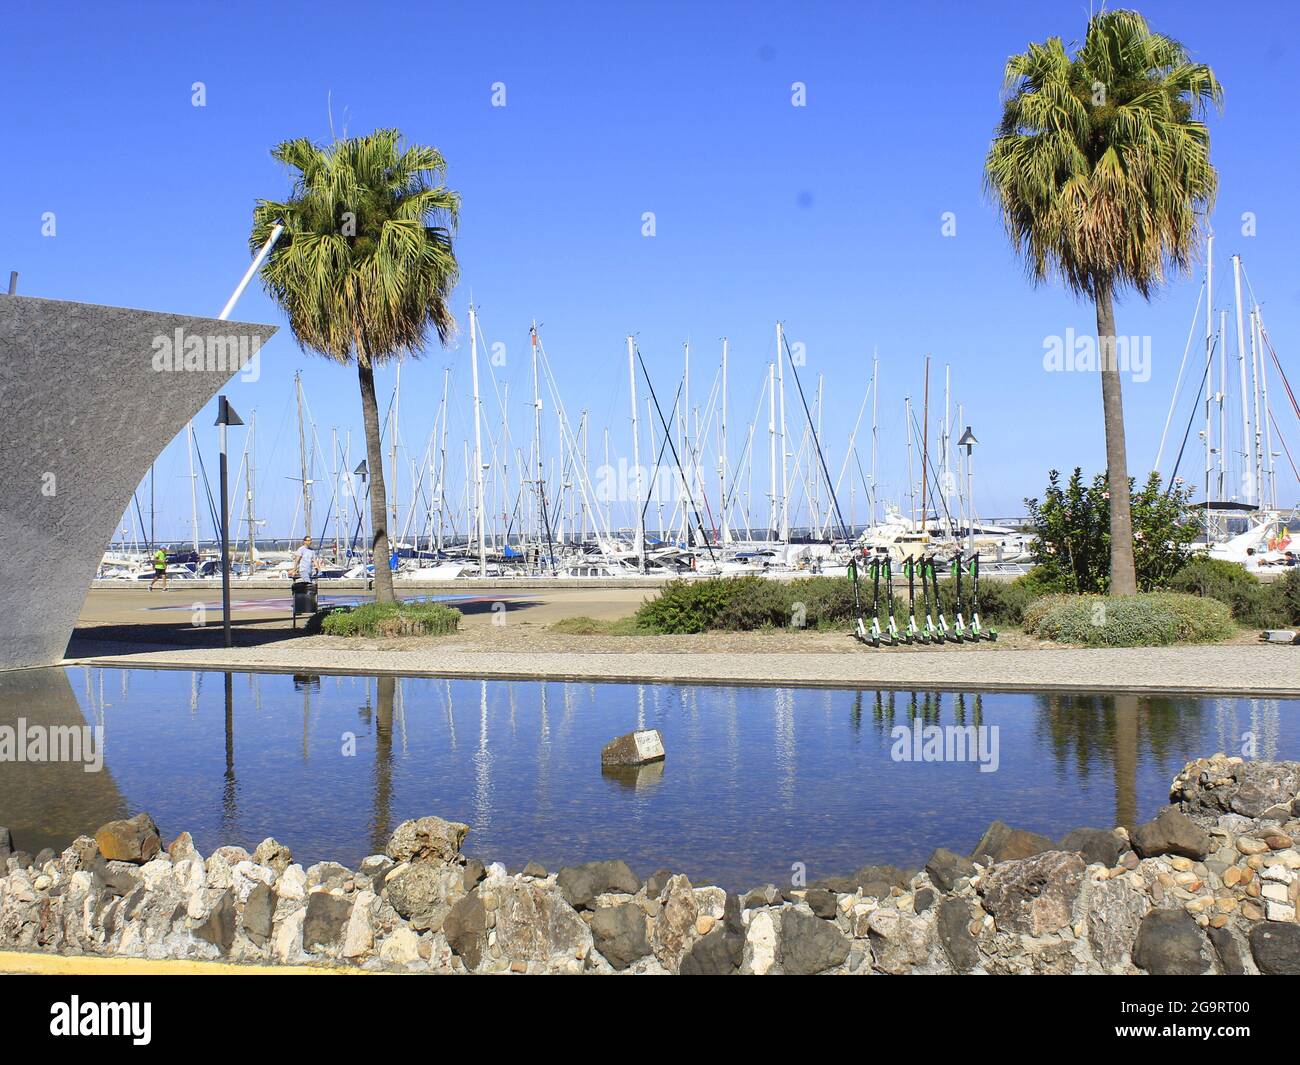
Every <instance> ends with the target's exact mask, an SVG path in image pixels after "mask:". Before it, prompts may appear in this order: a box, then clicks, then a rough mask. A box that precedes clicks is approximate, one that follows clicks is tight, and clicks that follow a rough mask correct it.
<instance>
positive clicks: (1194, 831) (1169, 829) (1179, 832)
mask: <svg viewBox="0 0 1300 1065" xmlns="http://www.w3.org/2000/svg"><path fill="white" fill-rule="evenodd" d="M1129 841H1130V842H1131V843H1132V845H1133V849H1134V850H1135V851H1137V852H1138V854H1140V855H1141V856H1142V857H1143V858H1154V857H1156V856H1157V855H1161V854H1181V855H1182V856H1183V857H1185V858H1196V859H1198V860H1199V859H1201V858H1204V857H1205V856H1206V855H1207V854H1209V853H1210V849H1211V845H1212V844H1211V841H1210V834H1209V833H1208V832H1206V831H1205V829H1203V828H1201V826H1200V825H1198V824H1197V823H1196V822H1195V821H1193V820H1192V819H1191V818H1190V817H1188V816H1187V815H1186V814H1184V813H1180V812H1179V811H1178V810H1175V809H1174V808H1173V807H1170V806H1167V807H1165V809H1163V810H1161V811H1160V814H1159V816H1158V817H1156V819H1155V820H1154V821H1148V822H1147V823H1146V824H1144V825H1138V826H1137V827H1136V828H1134V829H1133V830H1132V831H1131V832H1129Z"/></svg>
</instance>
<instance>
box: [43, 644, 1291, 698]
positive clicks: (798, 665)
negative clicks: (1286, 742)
mask: <svg viewBox="0 0 1300 1065" xmlns="http://www.w3.org/2000/svg"><path fill="white" fill-rule="evenodd" d="M89 635H90V634H89V633H84V634H83V636H82V638H81V639H80V640H79V641H78V643H77V653H78V655H79V656H80V657H78V658H72V659H68V660H67V663H68V664H74V663H87V664H93V665H97V666H116V667H131V666H154V667H165V668H174V669H208V670H240V671H245V670H254V671H257V670H270V671H278V672H289V671H292V672H310V673H371V674H374V673H396V674H402V675H407V676H418V675H426V676H452V677H489V678H501V679H532V678H546V679H553V680H609V681H658V682H682V683H714V684H719V683H726V684H789V685H820V686H835V687H869V688H904V689H907V688H918V689H920V688H925V689H931V690H934V689H943V690H953V691H958V690H960V691H975V690H984V691H1023V690H1034V691H1044V690H1049V691H1050V690H1055V691H1087V692H1107V691H1122V692H1144V691H1147V692H1155V691H1161V692H1179V693H1187V694H1199V695H1256V696H1269V697H1273V698H1300V647H1286V646H1283V647H1278V646H1270V645H1265V644H1228V645H1221V646H1215V647H1154V648H1151V647H1148V648H1123V649H1107V650H1093V649H1079V648H1059V649H1058V648H1034V649H1028V648H1015V647H1005V648H1003V647H999V646H998V645H997V644H983V645H979V646H970V647H961V648H951V649H945V650H932V651H931V650H917V649H911V648H909V649H906V650H905V651H901V652H900V651H891V650H871V649H869V648H865V647H864V648H862V649H861V652H860V653H849V654H844V653H823V652H805V653H758V652H756V651H743V650H735V651H730V652H727V653H721V654H710V653H694V654H691V653H681V652H678V653H661V652H653V651H644V650H640V649H638V650H635V651H630V652H617V651H605V652H584V651H581V650H576V649H575V650H571V651H569V650H566V651H558V650H546V651H525V650H518V649H511V650H510V651H509V652H508V653H502V652H501V651H500V650H497V651H495V652H494V651H493V650H492V649H490V648H484V649H478V650H475V649H467V648H466V647H465V646H464V645H460V646H456V645H445V644H443V645H439V644H426V645H424V646H418V647H401V648H379V647H375V646H370V647H364V648H357V649H352V648H347V647H341V646H339V644H340V641H338V640H330V641H327V642H324V643H319V644H315V646H313V642H314V641H312V640H298V641H285V642H276V643H267V644H263V645H260V646H255V647H236V648H229V649H227V648H220V647H192V648H184V649H175V648H168V647H163V646H160V645H152V646H150V645H148V644H124V643H120V642H113V641H103V642H98V641H94V640H93V639H90V638H87V637H89Z"/></svg>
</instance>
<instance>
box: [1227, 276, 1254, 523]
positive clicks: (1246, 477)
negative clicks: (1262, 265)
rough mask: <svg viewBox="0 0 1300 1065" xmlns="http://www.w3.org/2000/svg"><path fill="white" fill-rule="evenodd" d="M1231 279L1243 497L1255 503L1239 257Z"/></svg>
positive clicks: (1248, 501)
mask: <svg viewBox="0 0 1300 1065" xmlns="http://www.w3.org/2000/svg"><path fill="white" fill-rule="evenodd" d="M1232 279H1233V285H1234V287H1235V288H1236V293H1237V364H1238V369H1239V370H1240V371H1241V373H1240V376H1241V461H1242V463H1243V465H1242V474H1243V476H1242V481H1243V482H1244V485H1243V487H1244V488H1245V491H1244V493H1243V494H1244V495H1245V497H1246V502H1247V503H1253V502H1254V501H1255V486H1254V485H1253V484H1252V483H1251V480H1250V478H1251V473H1250V465H1249V463H1250V407H1249V397H1248V396H1247V395H1246V388H1247V386H1246V332H1245V324H1244V322H1243V321H1242V316H1241V256H1240V255H1234V256H1233V257H1232Z"/></svg>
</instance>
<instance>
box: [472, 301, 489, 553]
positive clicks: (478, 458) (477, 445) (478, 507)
mask: <svg viewBox="0 0 1300 1065" xmlns="http://www.w3.org/2000/svg"><path fill="white" fill-rule="evenodd" d="M469 363H470V375H471V377H472V379H473V387H474V515H475V518H474V520H475V523H476V528H477V533H478V575H479V576H480V577H486V576H487V528H486V526H487V522H486V520H485V518H486V515H485V514H484V513H483V412H482V403H481V402H480V400H479V391H478V320H477V318H476V316H475V314H474V304H472V303H471V304H470V305H469Z"/></svg>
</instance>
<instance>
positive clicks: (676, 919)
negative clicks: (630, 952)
mask: <svg viewBox="0 0 1300 1065" xmlns="http://www.w3.org/2000/svg"><path fill="white" fill-rule="evenodd" d="M660 899H661V901H662V903H663V906H662V908H661V909H660V911H659V917H658V919H657V920H656V921H655V922H654V927H653V928H652V929H651V932H650V949H651V950H653V951H654V956H655V957H656V958H658V959H659V964H660V965H662V966H663V967H664V968H665V969H667V970H668V971H669V972H674V973H675V972H677V971H678V968H679V967H680V965H681V963H682V958H683V957H685V955H686V952H687V951H688V950H690V948H691V946H692V944H693V943H694V942H695V940H696V939H697V938H698V932H697V931H696V927H695V925H696V921H698V920H699V916H700V905H699V900H698V899H697V898H696V896H695V891H694V889H693V888H692V887H691V882H690V881H689V880H688V879H687V878H686V877H685V876H680V875H679V876H674V877H673V878H672V879H670V880H669V881H668V883H667V884H666V885H665V886H664V890H663V893H662V895H661V896H660Z"/></svg>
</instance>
